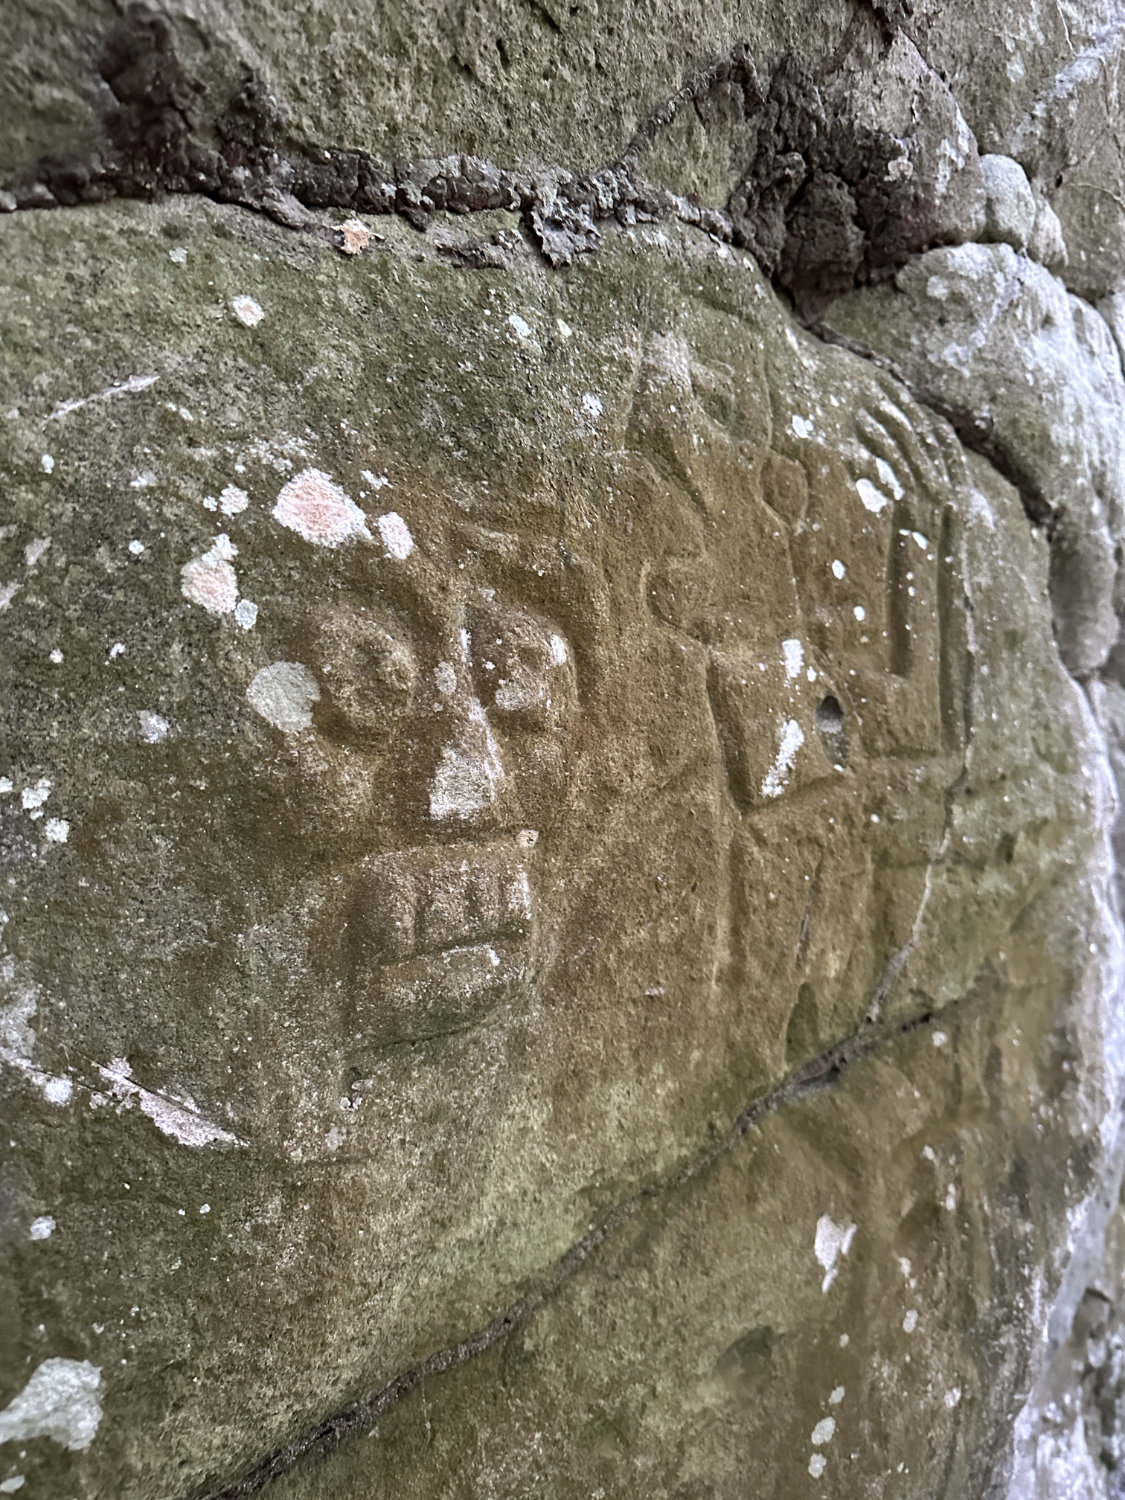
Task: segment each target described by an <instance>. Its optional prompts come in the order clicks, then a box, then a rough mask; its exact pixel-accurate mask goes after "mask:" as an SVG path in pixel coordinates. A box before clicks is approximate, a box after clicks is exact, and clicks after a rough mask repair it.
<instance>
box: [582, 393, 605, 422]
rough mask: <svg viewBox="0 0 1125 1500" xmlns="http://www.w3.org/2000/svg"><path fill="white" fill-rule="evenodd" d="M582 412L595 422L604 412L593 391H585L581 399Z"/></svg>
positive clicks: (600, 400)
mask: <svg viewBox="0 0 1125 1500" xmlns="http://www.w3.org/2000/svg"><path fill="white" fill-rule="evenodd" d="M582 410H583V411H584V412H585V413H586V415H587V416H588V417H592V418H593V419H594V421H595V422H596V421H597V419H598V418H599V417H600V416H601V415H602V413H603V412H604V411H605V406H604V405H603V403H602V399H601V397H600V396H595V395H594V393H593V391H587V392H586V394H585V395H584V396H583V397H582Z"/></svg>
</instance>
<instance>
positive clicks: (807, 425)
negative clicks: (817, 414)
mask: <svg viewBox="0 0 1125 1500" xmlns="http://www.w3.org/2000/svg"><path fill="white" fill-rule="evenodd" d="M789 430H790V431H791V432H792V434H793V436H794V437H799V438H811V437H812V435H813V419H812V417H801V416H798V415H797V413H796V412H794V413H793V415H792V416H791V417H790V418H789Z"/></svg>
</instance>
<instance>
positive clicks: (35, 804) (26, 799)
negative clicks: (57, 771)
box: [20, 776, 51, 817]
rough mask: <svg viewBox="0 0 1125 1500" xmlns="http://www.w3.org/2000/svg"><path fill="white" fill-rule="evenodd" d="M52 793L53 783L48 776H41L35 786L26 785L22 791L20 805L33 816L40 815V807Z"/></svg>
mask: <svg viewBox="0 0 1125 1500" xmlns="http://www.w3.org/2000/svg"><path fill="white" fill-rule="evenodd" d="M50 795H51V783H50V782H49V781H48V780H47V778H46V776H41V777H40V778H39V780H38V781H37V782H36V783H35V785H34V786H25V787H24V789H23V791H22V792H21V793H20V806H21V807H22V808H23V810H24V812H29V813H31V814H32V815H33V816H35V817H38V816H40V809H41V808H42V806H43V804H44V802H46V800H47V798H48V797H49V796H50Z"/></svg>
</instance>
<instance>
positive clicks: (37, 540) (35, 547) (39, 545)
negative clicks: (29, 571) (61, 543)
mask: <svg viewBox="0 0 1125 1500" xmlns="http://www.w3.org/2000/svg"><path fill="white" fill-rule="evenodd" d="M50 545H51V538H50V537H49V536H37V537H33V538H32V539H31V541H30V542H28V544H27V546H26V547H25V548H24V549H23V560H24V562H25V563H26V565H27V566H28V567H29V568H33V567H34V566H35V564H36V563H37V562H38V561H39V559H40V558H41V557H42V556H43V554H44V553H45V552H46V550H47V548H48V547H49V546H50Z"/></svg>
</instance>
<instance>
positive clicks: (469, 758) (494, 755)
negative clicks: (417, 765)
mask: <svg viewBox="0 0 1125 1500" xmlns="http://www.w3.org/2000/svg"><path fill="white" fill-rule="evenodd" d="M503 778H504V767H503V765H502V764H501V762H500V750H499V747H498V745H497V744H496V740H495V739H494V737H493V734H492V729H491V726H490V725H489V722H488V719H487V716H486V715H485V712H484V709H483V708H482V707H481V705H480V703H478V702H477V701H476V700H475V699H474V700H473V702H472V703H471V704H470V706H469V718H468V722H467V724H466V725H465V727H464V730H463V733H462V735H461V738H460V740H459V742H458V743H457V744H455V745H447V746H446V747H445V749H444V750H443V751H442V756H441V762H440V763H439V765H438V768H437V770H436V771H435V773H434V779H433V783H432V785H431V787H430V817H431V818H434V819H435V820H437V821H443V820H445V819H459V820H461V821H465V820H467V819H469V818H473V817H476V816H477V815H478V814H480V813H483V812H487V811H488V810H489V809H490V808H491V807H492V806H493V804H494V803H495V801H496V798H497V795H498V789H499V785H500V782H501V781H502V780H503Z"/></svg>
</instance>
